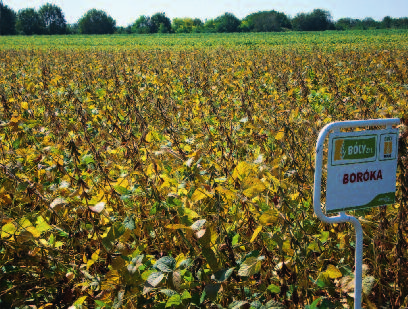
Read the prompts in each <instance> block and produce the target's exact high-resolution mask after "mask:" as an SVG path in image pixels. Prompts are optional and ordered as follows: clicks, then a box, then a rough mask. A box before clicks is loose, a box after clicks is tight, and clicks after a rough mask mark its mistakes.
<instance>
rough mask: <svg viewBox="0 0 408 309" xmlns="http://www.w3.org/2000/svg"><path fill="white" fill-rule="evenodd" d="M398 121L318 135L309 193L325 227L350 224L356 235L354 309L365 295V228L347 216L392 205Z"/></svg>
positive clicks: (334, 127)
mask: <svg viewBox="0 0 408 309" xmlns="http://www.w3.org/2000/svg"><path fill="white" fill-rule="evenodd" d="M399 123H400V120H399V119H398V118H391V119H369V120H353V121H341V122H332V123H329V124H328V125H326V126H325V127H324V128H323V129H322V130H321V131H320V133H319V137H318V138H317V143H316V161H315V175H314V188H313V209H314V212H315V214H316V216H317V217H318V218H319V219H320V220H322V221H323V222H326V223H331V224H333V223H344V222H349V223H351V224H353V226H354V229H355V231H356V242H355V246H356V251H355V274H354V309H361V299H362V294H363V228H362V226H361V223H360V221H359V220H358V219H357V218H355V217H353V216H350V215H348V214H346V212H345V211H346V210H351V209H360V208H367V207H373V206H380V205H386V204H391V203H394V201H395V184H396V177H397V159H398V129H393V128H392V126H395V125H398V124H399ZM373 126H383V127H385V129H384V130H366V131H353V132H340V130H341V129H355V128H359V127H360V128H361V127H373ZM327 137H329V146H328V147H329V149H328V152H327V153H328V156H327V177H326V178H327V181H326V182H327V183H326V212H327V213H332V212H338V213H339V214H338V215H337V216H331V217H328V216H326V214H324V213H323V210H322V205H321V201H320V199H321V189H322V188H321V186H322V174H323V170H324V168H323V154H324V153H325V152H324V151H323V148H324V145H325V140H326V138H327Z"/></svg>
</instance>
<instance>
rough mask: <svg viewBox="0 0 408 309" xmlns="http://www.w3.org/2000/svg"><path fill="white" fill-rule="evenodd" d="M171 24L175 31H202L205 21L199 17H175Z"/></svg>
mask: <svg viewBox="0 0 408 309" xmlns="http://www.w3.org/2000/svg"><path fill="white" fill-rule="evenodd" d="M171 26H172V30H173V31H174V32H175V33H191V32H200V31H201V28H202V26H203V22H202V21H201V19H198V18H195V19H192V18H174V19H173V21H172V25H171Z"/></svg>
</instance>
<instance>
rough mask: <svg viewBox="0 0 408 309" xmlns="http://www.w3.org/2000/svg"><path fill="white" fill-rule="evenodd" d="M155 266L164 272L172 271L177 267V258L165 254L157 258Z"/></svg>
mask: <svg viewBox="0 0 408 309" xmlns="http://www.w3.org/2000/svg"><path fill="white" fill-rule="evenodd" d="M154 267H155V268H157V269H158V270H161V271H162V272H164V273H171V272H172V271H174V269H175V268H176V260H175V259H174V258H172V257H171V256H163V257H162V258H160V259H159V260H157V262H156V264H154Z"/></svg>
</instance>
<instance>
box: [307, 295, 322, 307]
mask: <svg viewBox="0 0 408 309" xmlns="http://www.w3.org/2000/svg"><path fill="white" fill-rule="evenodd" d="M322 298H323V297H321V296H320V297H319V298H317V299H315V301H314V302H313V303H311V304H310V305H308V306H306V307H305V309H317V308H318V307H317V305H318V304H319V303H320V301H321V300H322Z"/></svg>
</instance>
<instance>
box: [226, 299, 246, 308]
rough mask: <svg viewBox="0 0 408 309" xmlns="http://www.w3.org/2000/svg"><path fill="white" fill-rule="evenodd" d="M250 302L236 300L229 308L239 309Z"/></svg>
mask: <svg viewBox="0 0 408 309" xmlns="http://www.w3.org/2000/svg"><path fill="white" fill-rule="evenodd" d="M247 303H248V302H247V301H242V300H234V301H233V302H232V303H231V304H230V305H229V306H228V309H239V308H241V307H242V306H243V305H246V304H247Z"/></svg>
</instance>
